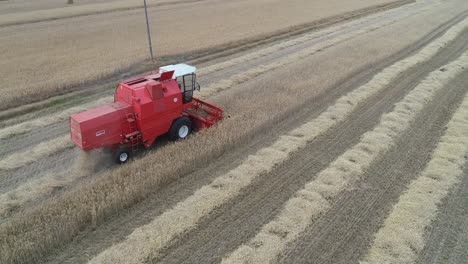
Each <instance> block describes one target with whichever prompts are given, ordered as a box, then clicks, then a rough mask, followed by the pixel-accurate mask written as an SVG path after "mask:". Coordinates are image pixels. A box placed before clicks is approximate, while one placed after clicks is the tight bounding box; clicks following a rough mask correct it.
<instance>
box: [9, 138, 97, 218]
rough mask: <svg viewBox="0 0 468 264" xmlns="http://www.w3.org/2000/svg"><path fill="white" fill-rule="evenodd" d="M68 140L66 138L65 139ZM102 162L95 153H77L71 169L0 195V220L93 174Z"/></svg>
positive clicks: (47, 175)
mask: <svg viewBox="0 0 468 264" xmlns="http://www.w3.org/2000/svg"><path fill="white" fill-rule="evenodd" d="M67 139H68V137H67ZM101 161H102V157H100V156H99V155H98V154H97V153H96V152H90V153H88V152H82V151H79V154H78V158H77V160H76V161H75V163H74V165H73V167H72V168H71V169H67V170H66V171H61V172H54V173H47V174H46V175H44V176H42V177H38V178H37V179H34V180H30V181H28V182H26V183H25V184H22V185H20V186H19V187H18V188H17V189H15V190H12V191H9V192H6V193H3V194H1V195H0V219H1V217H5V218H6V217H9V216H10V214H11V212H12V211H13V210H14V211H17V210H21V209H22V208H23V207H24V205H25V204H27V203H30V202H33V201H38V200H40V198H41V197H45V196H46V195H50V194H51V193H53V192H54V191H55V190H57V189H62V188H64V187H65V186H68V185H70V184H71V183H72V182H73V181H76V180H78V179H80V178H82V177H85V176H87V175H89V174H91V173H93V169H94V167H95V166H97V165H99V162H101Z"/></svg>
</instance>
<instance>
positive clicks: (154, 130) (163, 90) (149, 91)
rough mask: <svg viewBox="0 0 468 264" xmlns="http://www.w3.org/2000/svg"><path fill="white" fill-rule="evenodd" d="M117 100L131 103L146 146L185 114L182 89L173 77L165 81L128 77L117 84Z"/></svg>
mask: <svg viewBox="0 0 468 264" xmlns="http://www.w3.org/2000/svg"><path fill="white" fill-rule="evenodd" d="M114 100H116V101H125V102H127V103H129V104H131V105H132V107H133V111H134V113H135V116H134V117H135V119H136V124H137V125H136V128H138V130H139V131H140V133H141V137H142V141H143V142H144V145H145V147H149V146H150V145H151V144H152V143H153V142H154V141H155V140H156V138H157V137H158V136H160V135H162V134H165V133H166V132H167V131H168V130H169V128H170V127H171V125H172V123H173V121H174V120H176V119H177V118H179V117H181V116H182V115H183V114H182V111H183V108H184V106H183V104H182V96H181V93H180V89H179V87H178V86H177V83H176V82H175V81H174V80H171V79H169V80H168V81H166V82H163V83H161V82H158V81H147V80H145V81H142V80H139V79H135V80H131V81H127V82H125V83H123V84H121V85H120V86H119V87H118V88H117V91H116V93H115V99H114Z"/></svg>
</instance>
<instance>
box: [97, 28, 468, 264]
mask: <svg viewBox="0 0 468 264" xmlns="http://www.w3.org/2000/svg"><path fill="white" fill-rule="evenodd" d="M466 21H467V20H464V21H463V22H461V23H459V24H457V25H456V26H454V27H453V28H451V29H450V30H449V31H448V32H447V33H445V34H444V35H443V36H442V37H440V38H439V39H437V40H435V41H434V42H432V43H431V44H429V45H428V46H426V47H425V48H423V50H421V51H420V52H419V53H417V54H416V55H413V56H412V57H410V58H407V59H404V60H402V61H400V62H397V63H396V64H394V65H392V66H390V67H388V68H386V69H385V70H384V71H383V72H381V73H379V74H377V75H376V76H375V77H374V78H373V79H372V80H371V81H370V82H369V83H367V84H365V85H363V86H361V87H360V88H358V89H356V90H355V91H353V92H351V93H350V94H348V95H346V96H344V97H342V98H340V99H339V100H338V101H337V103H336V104H335V105H334V106H331V107H330V108H329V109H328V110H327V111H325V112H324V113H322V114H321V115H320V116H319V117H318V118H316V119H314V120H313V121H310V122H308V123H306V124H304V125H302V126H300V127H299V128H296V129H295V130H293V131H291V132H290V133H288V135H285V136H282V137H281V138H280V139H279V140H278V141H276V142H275V143H273V145H271V146H270V147H267V148H264V149H262V150H260V151H259V152H257V154H254V155H251V156H249V158H248V159H247V160H246V161H245V162H244V163H243V164H241V165H240V166H239V167H237V168H235V169H233V170H231V171H230V172H228V173H227V174H226V175H224V176H221V177H219V178H217V179H215V180H214V181H213V182H212V183H211V184H209V185H206V186H204V187H202V188H200V189H199V190H198V191H196V192H195V194H194V195H192V196H190V197H188V198H187V199H186V200H185V201H182V202H180V203H178V204H177V205H176V206H175V207H174V208H173V209H171V210H169V211H166V212H165V213H163V214H162V215H161V216H159V217H157V218H156V219H155V220H154V221H153V222H151V223H150V224H148V225H146V226H143V227H140V228H138V229H136V230H135V231H134V232H133V233H132V234H131V235H130V236H129V237H128V238H127V239H126V240H125V241H123V242H121V243H119V244H116V245H114V246H112V247H111V248H109V249H108V250H106V251H104V252H102V253H101V254H100V255H98V256H97V257H96V258H94V259H93V260H92V261H91V263H93V262H94V263H97V262H104V263H106V262H109V263H111V262H114V261H121V262H128V263H138V262H140V261H144V260H145V259H146V258H148V257H150V258H155V257H157V255H158V254H159V252H160V250H162V249H163V248H164V247H166V246H167V245H168V244H169V243H170V242H171V241H172V240H173V239H174V238H175V237H177V236H179V235H180V234H182V233H184V232H186V230H190V229H191V228H193V227H195V226H196V224H197V223H198V221H200V219H201V218H202V217H204V216H205V215H207V214H209V213H210V212H211V210H213V209H214V208H216V207H218V206H220V205H221V204H223V203H224V202H226V201H228V200H229V199H231V198H233V197H235V196H236V195H238V194H239V192H240V190H241V189H242V188H243V187H245V186H248V185H249V184H250V183H251V181H252V180H254V179H255V178H256V177H257V176H258V175H259V174H260V173H265V172H268V171H270V170H271V169H272V167H273V166H274V165H275V164H279V163H282V162H283V161H284V160H286V159H287V158H288V157H289V155H290V154H291V153H292V152H295V151H296V150H297V149H299V148H301V147H303V146H304V145H305V144H307V142H308V141H311V140H313V139H314V138H315V137H317V136H318V135H320V134H322V133H324V132H325V131H327V130H328V129H329V128H331V127H333V126H334V125H336V124H337V123H338V122H341V121H342V120H344V119H345V118H346V117H347V115H349V114H350V113H351V112H352V111H353V110H354V109H355V107H356V106H357V104H359V103H360V102H363V101H365V100H366V99H367V98H368V97H370V96H372V95H374V94H377V93H378V92H380V91H381V90H382V89H383V88H385V87H386V85H388V83H389V82H390V81H391V80H393V79H394V78H396V77H397V76H398V75H399V73H400V72H402V71H405V70H407V69H409V68H410V67H412V66H414V65H416V64H418V63H419V62H422V61H425V60H428V59H429V58H431V57H432V56H433V55H434V54H435V53H437V51H438V50H439V49H440V48H441V47H443V46H445V44H446V42H447V41H449V40H453V39H454V38H455V37H456V36H457V35H458V33H460V32H461V30H462V29H463V28H464V27H465V24H466ZM174 222H176V223H177V224H176V225H174V226H170V228H168V229H164V228H162V227H163V226H164V227H166V226H168V225H170V223H174ZM151 237H158V240H153V239H151ZM152 243H153V244H152Z"/></svg>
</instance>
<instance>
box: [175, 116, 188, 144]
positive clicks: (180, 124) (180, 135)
mask: <svg viewBox="0 0 468 264" xmlns="http://www.w3.org/2000/svg"><path fill="white" fill-rule="evenodd" d="M190 132H192V122H190V119H188V118H187V117H181V118H179V119H177V120H176V121H174V123H172V126H171V129H170V130H169V138H170V139H171V140H181V139H186V138H187V137H188V135H190Z"/></svg>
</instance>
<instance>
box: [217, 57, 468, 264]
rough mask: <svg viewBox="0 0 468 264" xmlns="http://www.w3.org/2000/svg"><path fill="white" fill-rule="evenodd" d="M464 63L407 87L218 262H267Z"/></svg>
mask: <svg viewBox="0 0 468 264" xmlns="http://www.w3.org/2000/svg"><path fill="white" fill-rule="evenodd" d="M467 65H468V52H466V53H464V54H463V55H462V56H461V57H460V58H458V59H457V60H455V61H453V62H451V63H449V64H447V65H446V66H445V67H444V68H446V69H447V70H446V71H439V70H437V71H434V72H432V73H431V74H430V75H429V76H428V77H427V78H426V79H424V80H423V81H422V82H421V83H420V84H419V85H418V86H417V87H416V88H415V89H414V90H412V91H411V92H410V93H409V94H408V95H407V96H406V97H405V98H404V99H403V100H402V101H401V102H400V103H398V104H396V105H395V109H394V110H393V112H391V113H388V114H385V115H384V116H382V119H381V123H380V124H379V125H378V126H376V127H375V128H374V129H373V130H372V131H370V132H367V133H365V134H364V135H363V136H362V138H361V142H359V143H358V144H357V145H355V146H354V147H353V148H351V149H349V150H347V151H346V152H345V153H344V154H343V155H341V156H340V157H338V158H337V159H336V160H335V161H334V162H333V163H331V164H330V166H329V167H328V168H326V169H325V170H323V171H321V172H320V173H319V174H318V175H317V177H316V179H314V180H312V181H310V182H308V183H307V184H306V185H305V186H304V188H303V189H302V190H299V191H298V192H296V194H295V195H294V196H293V197H292V198H291V199H290V200H289V201H287V202H286V204H285V205H284V207H283V209H282V211H281V212H280V213H279V214H278V216H277V217H276V218H275V219H274V220H273V221H271V222H270V223H268V224H266V225H264V226H263V227H262V229H261V230H260V232H259V233H257V235H256V236H255V237H254V238H253V239H251V240H250V241H249V242H248V243H246V244H244V245H242V246H240V247H239V248H238V249H237V250H235V251H234V252H233V253H231V254H230V255H229V256H228V257H227V258H225V259H224V260H223V263H270V262H272V261H274V260H275V259H276V258H277V257H278V256H279V255H280V254H281V253H283V252H284V251H285V250H286V248H287V246H288V245H289V244H290V243H292V242H294V241H296V240H297V239H298V238H299V237H300V236H301V234H302V233H303V232H304V231H305V229H306V228H307V227H308V226H310V225H311V224H312V223H313V222H314V221H315V220H316V219H317V217H319V216H320V215H321V214H323V213H324V212H326V211H328V210H329V209H330V207H331V202H332V200H334V199H335V197H336V196H337V195H338V194H339V193H341V192H342V191H343V190H345V188H347V187H348V186H350V185H352V184H353V183H354V182H355V181H356V180H358V179H359V177H361V175H362V173H363V171H365V170H366V169H367V168H368V167H369V166H370V164H371V163H372V162H373V161H374V160H376V159H377V158H378V157H379V156H380V155H382V154H383V153H385V152H386V151H387V150H388V148H389V147H390V146H392V145H394V144H395V141H396V139H398V138H399V136H401V134H402V133H403V132H405V131H406V130H407V128H408V127H409V126H410V124H411V123H412V122H413V121H414V119H415V118H416V117H417V115H419V114H420V113H421V111H422V110H423V108H424V106H425V105H426V104H427V103H428V102H430V101H431V100H432V98H433V97H434V96H435V94H436V92H438V91H440V90H443V88H444V85H446V84H447V83H448V81H449V80H451V79H452V78H454V77H455V76H456V75H458V74H460V73H461V72H463V69H464V67H465V66H467Z"/></svg>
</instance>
